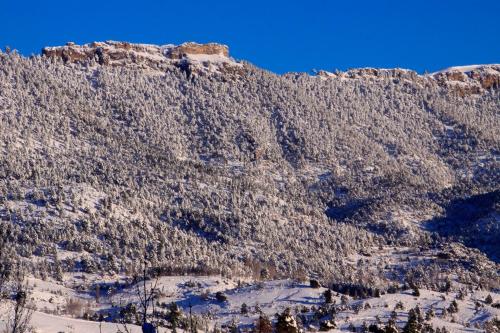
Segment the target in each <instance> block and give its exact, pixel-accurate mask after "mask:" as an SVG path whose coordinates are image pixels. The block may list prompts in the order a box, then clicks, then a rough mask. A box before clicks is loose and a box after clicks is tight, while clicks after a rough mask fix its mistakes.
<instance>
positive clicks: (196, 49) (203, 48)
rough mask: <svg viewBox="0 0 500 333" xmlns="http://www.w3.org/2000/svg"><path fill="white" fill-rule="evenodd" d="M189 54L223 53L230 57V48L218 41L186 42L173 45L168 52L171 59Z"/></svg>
mask: <svg viewBox="0 0 500 333" xmlns="http://www.w3.org/2000/svg"><path fill="white" fill-rule="evenodd" d="M189 54H206V55H222V56H224V57H229V48H228V47H227V46H226V45H221V44H216V43H209V44H198V43H184V44H181V45H179V46H176V47H173V48H172V49H170V50H169V52H168V53H167V55H168V57H169V58H170V59H182V58H184V57H186V56H188V55H189Z"/></svg>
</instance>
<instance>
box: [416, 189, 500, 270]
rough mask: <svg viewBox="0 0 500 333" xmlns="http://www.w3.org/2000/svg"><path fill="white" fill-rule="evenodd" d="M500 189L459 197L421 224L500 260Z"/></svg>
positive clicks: (496, 260) (492, 258)
mask: <svg viewBox="0 0 500 333" xmlns="http://www.w3.org/2000/svg"><path fill="white" fill-rule="evenodd" d="M499 208H500V190H495V191H492V192H488V193H483V194H477V195H473V196H470V197H466V198H458V199H454V200H452V201H450V202H449V203H448V204H447V205H445V206H444V209H445V213H444V215H442V216H439V217H435V218H432V219H430V220H428V221H426V222H425V223H424V228H426V229H427V230H429V231H433V232H436V233H437V234H439V235H440V236H442V237H447V238H450V239H451V240H454V241H458V242H461V243H463V244H464V245H466V246H468V247H473V248H477V249H479V250H481V251H482V252H484V254H486V255H487V256H488V257H489V258H490V259H491V260H493V261H495V262H497V263H498V262H500V242H499V240H500V212H499Z"/></svg>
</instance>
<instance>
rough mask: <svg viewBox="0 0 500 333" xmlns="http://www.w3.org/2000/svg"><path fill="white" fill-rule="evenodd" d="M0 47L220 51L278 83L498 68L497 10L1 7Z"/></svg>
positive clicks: (399, 4) (213, 4) (372, 5)
mask: <svg viewBox="0 0 500 333" xmlns="http://www.w3.org/2000/svg"><path fill="white" fill-rule="evenodd" d="M0 22H1V26H2V29H1V31H0V46H1V47H3V46H5V45H9V46H10V47H12V48H15V49H17V50H19V52H20V53H22V54H25V55H30V54H32V53H39V52H40V49H41V48H42V47H43V46H50V45H61V44H64V43H65V42H66V41H74V42H76V43H86V42H92V41H96V40H109V39H112V40H125V41H131V42H143V43H153V44H168V43H174V44H178V43H182V42H184V41H197V42H211V41H213V42H220V43H224V44H227V45H229V47H230V52H231V55H232V56H234V57H235V58H237V59H246V60H248V61H250V62H252V63H254V64H255V65H257V66H259V67H263V68H266V69H269V70H272V71H274V72H277V73H283V72H288V71H305V72H308V71H310V70H312V69H326V70H333V69H341V70H345V69H348V68H353V67H367V66H370V67H403V68H411V69H414V70H417V71H419V72H423V71H424V70H428V71H434V70H437V69H441V68H445V67H449V66H454V65H464V64H482V63H500V1H499V0H484V1H482V0H475V1H463V0H455V1H451V0H434V1H428V0H420V1H407V0H399V1H382V0H381V1H375V0H372V1H369V0H358V1H350V0H344V1H326V0H325V1H320V0H303V1H295V0H289V1H272V0H268V1H261V0H253V1H238V0H233V1H226V0H221V1H208V0H206V1H183V0H177V1H151V0H143V1H137V0H136V1H129V0H121V1H115V0H100V1H95V0H86V1H77V0H75V1H72V0H66V1H50V0H46V1H40V0H19V1H18V0H0Z"/></svg>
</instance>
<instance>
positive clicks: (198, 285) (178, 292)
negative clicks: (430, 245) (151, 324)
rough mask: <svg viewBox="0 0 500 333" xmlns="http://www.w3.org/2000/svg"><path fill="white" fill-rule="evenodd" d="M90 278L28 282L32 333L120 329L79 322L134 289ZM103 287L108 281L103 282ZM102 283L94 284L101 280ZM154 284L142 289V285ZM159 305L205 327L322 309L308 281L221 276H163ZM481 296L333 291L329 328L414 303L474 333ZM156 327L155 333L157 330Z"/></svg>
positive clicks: (493, 311) (437, 321) (402, 314)
mask: <svg viewBox="0 0 500 333" xmlns="http://www.w3.org/2000/svg"><path fill="white" fill-rule="evenodd" d="M97 278H98V277H97V276H85V275H82V274H80V275H78V276H68V275H66V276H65V281H64V283H61V282H55V281H42V280H38V279H33V278H31V279H29V280H28V282H29V285H30V287H31V288H32V291H31V297H32V304H33V305H34V306H35V309H36V311H35V312H34V314H33V317H32V321H31V324H32V325H33V327H34V328H35V331H36V332H39V333H49V332H74V333H79V332H81V333H84V332H104V333H111V332H113V333H114V332H117V331H118V329H120V325H119V324H116V323H111V322H102V324H100V323H99V322H96V321H90V320H83V319H81V318H82V316H83V313H84V312H88V313H90V312H97V313H103V314H105V313H111V312H113V311H114V310H116V309H117V307H119V306H126V305H127V304H129V303H137V302H138V301H139V298H138V294H137V287H138V286H139V287H140V286H141V285H140V284H139V285H134V284H128V285H127V286H126V287H119V286H120V285H122V286H124V284H122V283H123V277H115V279H116V280H115V281H117V282H118V283H117V284H114V285H116V286H117V287H116V288H115V289H109V290H112V291H109V290H105V289H103V290H102V292H101V293H100V294H99V297H98V298H96V295H95V293H94V292H92V291H91V287H88V288H82V286H81V285H79V282H82V281H85V282H86V283H87V284H88V286H93V285H94V284H93V283H94V282H93V280H96V279H97ZM106 281H107V282H108V283H110V285H113V284H111V282H112V281H113V278H108V279H106ZM101 283H102V281H101ZM152 283H154V281H149V282H148V283H147V285H148V286H150V285H151V284H152ZM156 286H157V290H158V291H159V295H160V297H159V299H157V301H156V306H157V307H158V308H162V306H163V308H165V305H167V304H170V303H171V302H175V303H177V304H178V305H179V307H180V308H181V309H182V311H183V313H184V314H185V315H186V316H187V315H188V314H189V312H190V310H191V311H192V314H193V315H195V316H199V317H200V318H201V317H203V318H209V319H208V320H209V323H207V326H210V327H213V326H214V325H218V326H221V325H222V326H224V325H227V324H229V323H231V322H234V323H237V325H238V326H239V327H241V328H250V327H252V325H253V324H254V323H255V321H256V319H257V318H258V316H259V314H260V313H261V312H263V313H265V314H267V315H268V316H269V317H270V318H274V317H273V316H274V315H275V314H277V313H281V312H283V311H284V310H285V309H286V308H291V309H292V313H295V314H297V315H299V314H301V315H302V316H306V317H307V316H309V317H310V318H312V316H313V315H314V313H315V311H317V309H319V308H320V307H321V306H323V305H324V304H325V299H324V296H323V293H324V291H325V290H326V288H323V287H320V288H312V287H310V286H309V283H302V282H296V281H292V280H275V281H266V282H250V281H244V280H231V279H227V278H223V277H221V276H171V277H161V278H159V279H158V281H157V285H156ZM216 292H223V294H224V295H225V296H226V298H227V300H226V301H223V302H221V301H220V300H217V299H216V297H215V293H216ZM488 294H490V295H492V296H493V299H494V303H495V302H498V301H499V300H500V295H499V294H495V293H491V292H486V291H481V290H476V291H468V292H467V293H465V294H464V296H463V297H462V299H460V298H457V295H458V294H457V293H455V292H449V293H440V292H436V291H428V290H420V296H418V297H416V296H413V295H412V291H411V290H406V291H403V292H399V293H395V294H382V295H381V297H374V298H368V299H353V298H351V297H346V296H342V295H341V294H338V293H335V292H334V293H333V302H334V304H336V307H337V314H336V316H335V322H336V324H337V329H336V331H339V330H340V331H347V330H349V328H350V326H351V327H352V325H354V326H355V327H360V326H361V325H363V323H366V324H368V325H370V324H373V323H376V322H377V321H378V322H381V323H386V322H387V321H388V320H389V318H390V317H391V314H392V315H393V316H394V314H393V310H395V309H396V304H398V303H400V305H402V308H401V306H400V307H399V308H398V309H396V314H397V317H396V322H397V323H398V325H400V326H403V325H404V323H405V322H406V320H407V318H408V311H409V310H410V309H412V308H414V307H416V306H417V305H418V306H419V307H420V309H421V311H422V314H424V315H425V313H426V312H427V311H428V310H429V309H431V308H432V309H433V310H434V312H435V316H434V317H433V318H432V319H430V320H429V321H427V322H428V323H431V324H432V325H433V326H434V327H443V326H444V327H447V329H448V330H449V331H452V332H475V331H477V332H479V331H481V329H480V327H482V324H484V323H485V322H487V321H489V320H491V319H493V318H495V317H497V318H498V317H499V316H500V309H498V308H495V307H493V306H491V305H489V304H486V303H484V300H485V299H486V297H487V296H488ZM454 300H455V301H456V302H457V304H458V312H456V313H446V314H445V311H444V309H446V308H448V307H449V306H450V304H451V303H452V302H453V301H454ZM71 302H73V303H75V302H78V303H79V304H80V306H77V307H75V309H74V310H72V311H69V310H68V309H69V306H68V304H70V303H71ZM243 304H246V305H247V309H248V312H247V313H242V311H241V309H242V305H243ZM7 311H8V304H3V305H2V306H1V308H0V313H1V314H2V315H1V316H0V317H1V318H2V319H1V320H0V329H1V327H2V326H4V325H5V314H6V312H7ZM315 327H316V326H315V323H314V322H311V323H310V325H308V326H306V327H304V329H305V330H306V331H311V330H314V329H315ZM128 328H129V329H130V330H131V332H139V331H140V328H139V327H138V326H135V325H128ZM166 330H167V329H166V328H162V329H160V330H159V331H160V332H165V331H166Z"/></svg>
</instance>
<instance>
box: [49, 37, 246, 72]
mask: <svg viewBox="0 0 500 333" xmlns="http://www.w3.org/2000/svg"><path fill="white" fill-rule="evenodd" d="M42 54H43V55H44V56H45V57H49V58H54V59H62V61H64V62H65V63H78V64H92V63H94V62H95V63H97V64H99V65H106V66H127V67H131V66H132V67H140V68H152V69H158V68H162V67H163V66H165V65H173V66H177V67H181V68H185V67H186V66H187V67H189V68H190V71H193V70H196V69H198V70H199V69H203V68H205V69H209V70H210V69H213V68H214V67H217V68H228V67H231V66H236V67H238V66H239V65H240V64H238V63H236V62H235V61H234V60H233V59H232V58H230V57H229V49H228V47H227V46H226V45H221V44H215V43H209V44H197V43H184V44H181V45H171V44H169V45H163V46H159V45H150V44H132V43H127V42H115V41H106V42H93V43H89V44H85V45H76V44H74V43H67V44H66V45H65V46H59V47H46V48H44V49H43V50H42ZM192 67H197V68H192ZM198 67H199V68H198Z"/></svg>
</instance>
